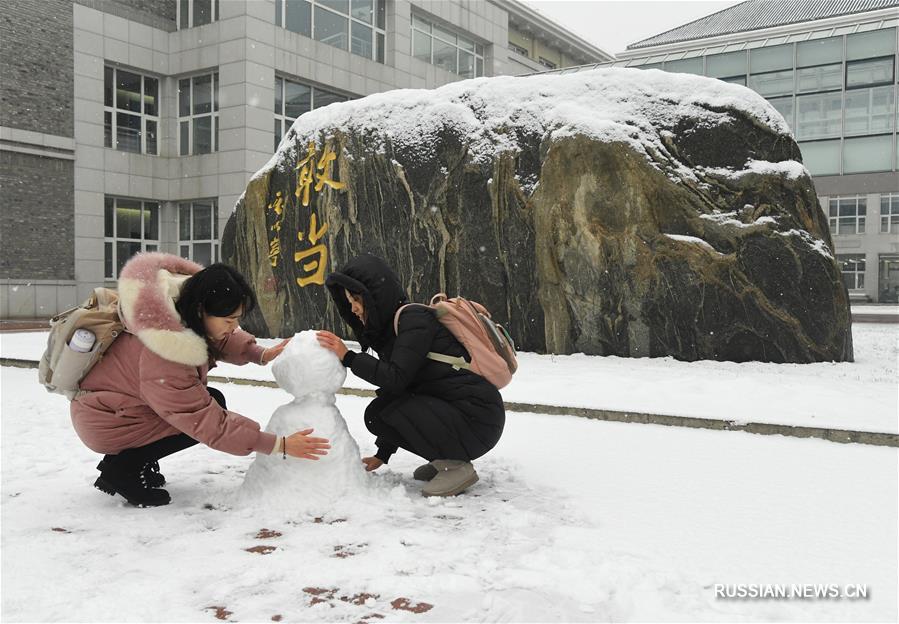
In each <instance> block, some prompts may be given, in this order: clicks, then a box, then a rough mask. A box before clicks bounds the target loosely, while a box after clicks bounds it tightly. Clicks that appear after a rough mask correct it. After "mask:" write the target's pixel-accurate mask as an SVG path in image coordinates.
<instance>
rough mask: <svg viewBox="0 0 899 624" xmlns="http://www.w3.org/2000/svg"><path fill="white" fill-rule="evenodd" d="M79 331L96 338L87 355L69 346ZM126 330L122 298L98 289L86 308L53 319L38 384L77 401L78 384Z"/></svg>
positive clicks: (79, 308) (87, 302) (110, 290)
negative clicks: (87, 332)
mask: <svg viewBox="0 0 899 624" xmlns="http://www.w3.org/2000/svg"><path fill="white" fill-rule="evenodd" d="M79 329H86V330H89V331H90V332H92V333H93V334H94V336H95V337H96V340H95V342H94V344H93V347H92V348H91V349H90V351H87V352H85V353H82V352H79V351H76V350H74V349H72V347H71V346H69V341H70V340H71V339H72V336H73V335H74V333H75V332H76V331H77V330H79ZM123 329H124V325H123V324H122V320H121V318H120V317H119V294H118V293H117V292H116V291H115V290H113V289H111V288H95V289H94V292H93V293H91V296H90V297H89V298H88V300H87V301H85V302H84V303H83V304H81V305H80V306H78V307H77V308H72V309H71V310H67V311H65V312H63V313H61V314H58V315H57V316H54V317H53V318H52V319H50V336H49V338H47V350H46V351H44V354H43V355H42V356H41V361H40V365H39V366H38V380H39V381H40V382H41V383H42V384H43V385H44V387H45V388H46V389H47V391H48V392H55V393H56V394H62V395H63V396H65V397H66V398H67V399H69V400H71V399H73V398H75V395H77V394H78V392H79V391H80V388H79V386H78V384H79V383H81V380H82V379H84V377H85V376H86V375H87V373H88V372H89V371H90V369H91V368H93V366H94V364H96V363H97V362H99V361H100V358H102V357H103V354H104V353H106V350H107V349H108V348H109V346H110V345H111V344H112V343H113V341H114V340H115V339H116V338H117V337H118V336H119V334H121V333H122V330H123Z"/></svg>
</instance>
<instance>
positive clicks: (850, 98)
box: [843, 86, 895, 136]
mask: <svg viewBox="0 0 899 624" xmlns="http://www.w3.org/2000/svg"><path fill="white" fill-rule="evenodd" d="M894 106H895V102H894V99H893V87H892V86H887V87H874V88H873V89H855V90H853V91H847V92H846V106H845V108H844V109H843V115H844V120H843V133H844V135H845V136H852V135H858V134H883V133H887V132H892V130H893V117H894V116H893V107H894Z"/></svg>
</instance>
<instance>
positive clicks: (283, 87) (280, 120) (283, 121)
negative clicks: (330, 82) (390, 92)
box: [273, 74, 358, 151]
mask: <svg viewBox="0 0 899 624" xmlns="http://www.w3.org/2000/svg"><path fill="white" fill-rule="evenodd" d="M279 81H280V100H281V110H280V111H278V110H275V112H274V115H275V123H276V124H278V128H280V134H275V151H278V145H280V144H281V139H283V138H284V135H285V134H287V131H288V130H289V129H290V126H291V125H293V122H294V121H296V120H297V118H298V117H299V116H302V115H305V114H306V113H308V112H311V111H314V110H315V109H316V108H321V107H320V106H318V105H316V103H315V100H316V93H317V92H323V93H327V94H329V95H333V96H337V97H341V98H344V99H343V100H342V101H344V102H349V101H350V100H353V99H356V97H358V96H352V95H347V94H345V93H339V92H337V91H334V90H331V89H323V88H322V87H319V86H317V85H314V84H312V83H310V82H304V81H302V80H295V79H293V78H289V77H287V76H285V75H283V74H275V97H274V102H273V108H275V106H276V105H277V102H278V99H279V93H278V91H279ZM288 82H290V83H293V84H295V85H300V86H303V87H307V88H308V89H309V110H307V111H303V112H302V113H300V115H299V116H298V117H297V118H291V117H288V116H287V114H286V113H285V111H286V110H287V99H286V97H285V95H286V94H287V83H288ZM333 103H334V102H328V104H333ZM328 104H324V105H323V106H327V105H328ZM288 122H289V123H288Z"/></svg>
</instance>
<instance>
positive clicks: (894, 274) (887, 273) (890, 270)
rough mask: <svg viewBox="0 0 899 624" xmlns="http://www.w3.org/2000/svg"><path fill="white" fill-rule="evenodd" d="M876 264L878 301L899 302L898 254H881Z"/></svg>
mask: <svg viewBox="0 0 899 624" xmlns="http://www.w3.org/2000/svg"><path fill="white" fill-rule="evenodd" d="M894 231H895V230H894ZM878 264H879V265H880V266H879V269H880V270H879V271H878V276H879V277H878V284H877V292H878V293H879V296H878V301H880V302H881V303H899V255H896V254H881V255H880V257H879V258H878Z"/></svg>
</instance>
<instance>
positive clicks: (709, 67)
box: [705, 52, 746, 78]
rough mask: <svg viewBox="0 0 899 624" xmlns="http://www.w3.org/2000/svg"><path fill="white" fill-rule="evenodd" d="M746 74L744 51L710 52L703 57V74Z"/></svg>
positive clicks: (720, 75)
mask: <svg viewBox="0 0 899 624" xmlns="http://www.w3.org/2000/svg"><path fill="white" fill-rule="evenodd" d="M740 74H743V75H745V74H746V52H729V53H727V54H711V55H709V56H707V57H705V75H706V76H711V77H712V78H724V77H727V76H739V75H740Z"/></svg>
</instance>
